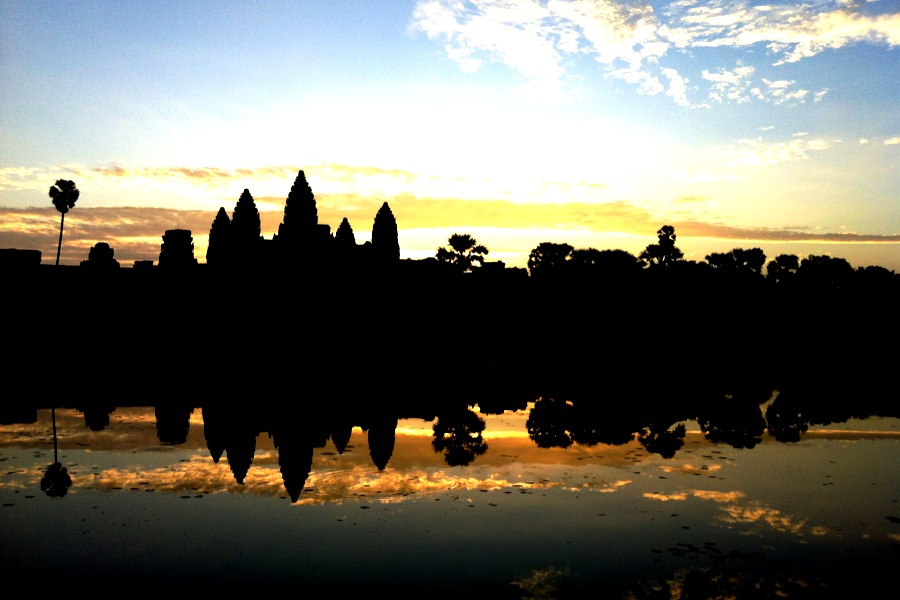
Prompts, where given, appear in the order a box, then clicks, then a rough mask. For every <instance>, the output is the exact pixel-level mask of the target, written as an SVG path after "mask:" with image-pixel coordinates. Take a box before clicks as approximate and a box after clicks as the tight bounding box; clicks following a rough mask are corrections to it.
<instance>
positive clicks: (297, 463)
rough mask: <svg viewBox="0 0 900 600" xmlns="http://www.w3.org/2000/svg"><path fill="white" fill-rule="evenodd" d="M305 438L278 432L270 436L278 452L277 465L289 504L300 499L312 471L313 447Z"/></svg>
mask: <svg viewBox="0 0 900 600" xmlns="http://www.w3.org/2000/svg"><path fill="white" fill-rule="evenodd" d="M304 438H305V436H302V435H297V434H290V433H286V432H283V431H278V432H276V433H273V434H272V442H273V443H274V444H275V448H276V449H277V450H278V465H279V466H280V467H281V479H282V480H283V481H284V489H286V490H287V493H288V495H290V497H291V502H296V501H297V500H298V499H299V498H300V492H302V491H303V486H305V485H306V480H307V479H308V478H309V473H310V471H312V461H313V446H312V444H311V443H310V440H308V439H304Z"/></svg>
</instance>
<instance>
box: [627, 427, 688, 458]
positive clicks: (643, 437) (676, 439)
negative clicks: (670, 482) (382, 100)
mask: <svg viewBox="0 0 900 600" xmlns="http://www.w3.org/2000/svg"><path fill="white" fill-rule="evenodd" d="M673 425H674V427H672V426H673ZM685 433H686V431H685V427H684V424H683V423H679V424H677V425H675V424H674V423H672V422H670V421H668V420H660V419H653V420H652V421H651V422H650V423H649V424H648V425H647V426H646V427H645V428H644V431H643V432H642V433H641V434H640V435H639V436H638V441H639V442H640V443H641V445H642V446H643V447H644V448H645V449H646V450H647V452H650V453H653V454H659V455H660V456H662V457H663V458H672V457H673V456H675V453H676V452H678V450H680V449H681V447H682V446H684V435H685Z"/></svg>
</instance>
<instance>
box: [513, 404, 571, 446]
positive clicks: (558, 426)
mask: <svg viewBox="0 0 900 600" xmlns="http://www.w3.org/2000/svg"><path fill="white" fill-rule="evenodd" d="M573 414H574V411H573V406H572V403H571V402H569V401H565V400H557V399H556V398H539V399H538V400H537V401H536V402H535V403H534V407H533V408H532V409H531V412H529V413H528V420H527V421H526V422H525V427H526V428H527V429H528V437H530V438H531V439H532V440H533V441H534V443H535V444H537V445H538V447H539V448H568V447H569V446H571V445H572V437H571V435H570V433H569V432H570V431H571V430H572V425H571V424H572V418H573Z"/></svg>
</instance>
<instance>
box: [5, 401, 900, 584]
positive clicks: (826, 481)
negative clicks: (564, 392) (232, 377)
mask: <svg viewBox="0 0 900 600" xmlns="http://www.w3.org/2000/svg"><path fill="white" fill-rule="evenodd" d="M567 408H571V406H570V405H566V404H565V403H561V404H560V403H554V402H542V401H541V400H538V401H537V402H533V403H529V404H528V405H527V406H525V407H524V408H518V409H515V410H502V411H501V410H498V411H495V412H491V413H487V412H482V411H481V410H479V408H478V407H477V406H473V407H469V408H465V409H461V410H454V411H449V412H443V413H441V414H437V415H434V416H432V415H428V414H423V415H421V416H410V415H409V414H396V413H394V414H391V413H388V414H378V413H377V412H374V411H373V412H369V413H366V414H365V415H364V416H356V415H354V414H352V413H351V412H347V413H342V412H341V411H332V412H328V413H325V414H324V416H323V415H317V416H315V417H313V416H309V415H305V414H303V415H301V414H299V413H294V412H290V411H287V412H285V413H283V414H282V413H277V411H275V414H272V413H271V412H270V413H267V415H266V416H265V417H264V418H263V417H260V416H259V415H255V416H254V415H251V414H248V413H247V412H246V411H237V410H233V409H225V408H219V409H215V410H214V409H212V408H208V407H206V408H197V407H189V406H174V407H171V406H170V407H153V406H149V407H142V406H118V407H113V406H105V407H97V406H92V407H88V408H85V407H82V408H75V407H57V408H52V409H51V408H49V407H38V408H35V409H34V410H33V411H30V410H28V409H26V410H24V411H23V412H22V414H19V415H13V416H10V415H8V414H7V415H5V416H4V419H3V420H4V423H3V424H2V425H0V466H2V479H0V536H2V544H0V554H2V557H0V564H2V565H3V570H4V572H5V573H6V578H7V582H8V584H9V585H12V583H14V582H17V581H24V582H26V583H25V585H26V586H29V587H32V588H35V589H37V588H40V589H42V590H45V591H50V590H53V589H58V590H59V591H61V592H63V591H72V590H76V589H77V590H82V591H85V592H90V591H105V592H116V591H118V592H122V593H130V592H133V591H148V590H152V591H154V592H159V593H181V592H184V591H191V592H198V593H199V592H202V591H216V592H219V591H239V590H240V591H244V590H246V591H253V592H265V591H288V592H294V593H299V594H302V595H304V596H306V595H308V594H315V593H323V594H324V593H328V594H344V593H351V592H390V593H395V594H397V595H401V596H403V597H413V596H418V595H420V594H421V595H425V594H430V595H433V596H445V595H458V594H460V593H473V594H475V595H476V596H477V597H494V598H581V597H584V598H687V597H691V598H693V597H706V598H714V597H715V598H718V597H734V598H751V597H816V598H818V597H830V596H834V597H845V595H846V594H848V593H852V594H859V593H863V592H867V591H875V590H880V589H883V587H884V586H885V585H891V586H893V585H894V581H895V571H896V568H897V566H900V504H898V500H900V478H898V477H897V466H898V464H900V419H898V418H896V417H894V416H870V417H867V418H851V419H847V420H845V421H841V422H830V423H828V424H821V423H820V424H815V423H804V424H803V425H802V426H798V427H797V428H796V429H795V430H793V431H790V432H788V433H785V431H784V428H782V429H780V430H779V432H780V433H779V434H778V436H777V437H776V435H773V431H775V429H774V427H770V425H772V424H770V423H767V422H766V420H765V419H766V418H768V419H769V420H770V421H771V420H773V419H774V418H775V414H774V413H773V412H772V411H766V408H767V407H766V406H765V405H762V406H760V407H758V410H757V412H756V413H753V411H750V412H751V413H752V414H751V415H750V416H749V417H748V420H744V421H741V423H745V424H746V423H750V425H748V426H747V427H744V428H743V429H742V428H741V427H737V426H732V427H730V428H729V429H728V431H729V432H730V435H726V433H725V430H724V429H723V428H722V427H718V428H717V427H715V426H714V424H711V421H710V419H708V418H700V417H698V418H694V419H683V420H676V421H671V422H666V423H665V425H664V426H663V427H661V428H658V429H656V430H655V431H654V430H653V428H652V427H650V426H647V425H646V423H647V422H648V421H646V420H645V421H643V422H642V424H641V425H640V427H634V428H629V427H621V428H619V429H618V430H616V431H612V430H609V431H605V430H603V429H602V428H601V427H599V426H597V425H596V424H595V426H592V427H591V428H590V431H591V432H592V435H593V437H590V436H587V435H586V434H585V433H584V431H583V429H584V428H582V430H581V433H580V434H579V435H575V433H574V432H575V431H576V430H577V427H576V426H575V425H573V424H572V422H571V420H570V421H559V420H556V418H555V417H554V415H557V413H560V414H561V413H564V412H565V411H566V410H567ZM760 419H762V425H761V427H762V429H759V428H758V426H757V421H759V420H760ZM576 421H577V422H578V423H577V424H578V425H580V426H583V425H584V422H583V418H582V420H581V421H579V420H578V419H576ZM649 422H652V420H651V421H649ZM565 423H568V424H567V425H566V424H565ZM732 424H733V423H732ZM629 429H632V431H629ZM748 431H749V433H748ZM52 465H57V467H56V468H55V469H54V468H51V467H52Z"/></svg>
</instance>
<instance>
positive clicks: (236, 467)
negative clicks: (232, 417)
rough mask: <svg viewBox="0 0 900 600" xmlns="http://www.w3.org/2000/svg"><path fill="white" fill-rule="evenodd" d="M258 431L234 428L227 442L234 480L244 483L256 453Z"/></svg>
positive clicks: (228, 458) (228, 457) (227, 455)
mask: <svg viewBox="0 0 900 600" xmlns="http://www.w3.org/2000/svg"><path fill="white" fill-rule="evenodd" d="M256 435H257V434H256V433H255V432H254V431H253V430H250V429H245V428H241V429H233V430H231V432H230V434H229V435H228V440H227V441H226V443H225V458H226V460H227V461H228V466H229V468H231V472H232V473H233V474H234V480H235V481H237V482H238V483H240V484H241V485H243V483H244V478H245V477H247V472H248V471H249V470H250V465H251V464H253V455H254V454H256Z"/></svg>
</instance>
